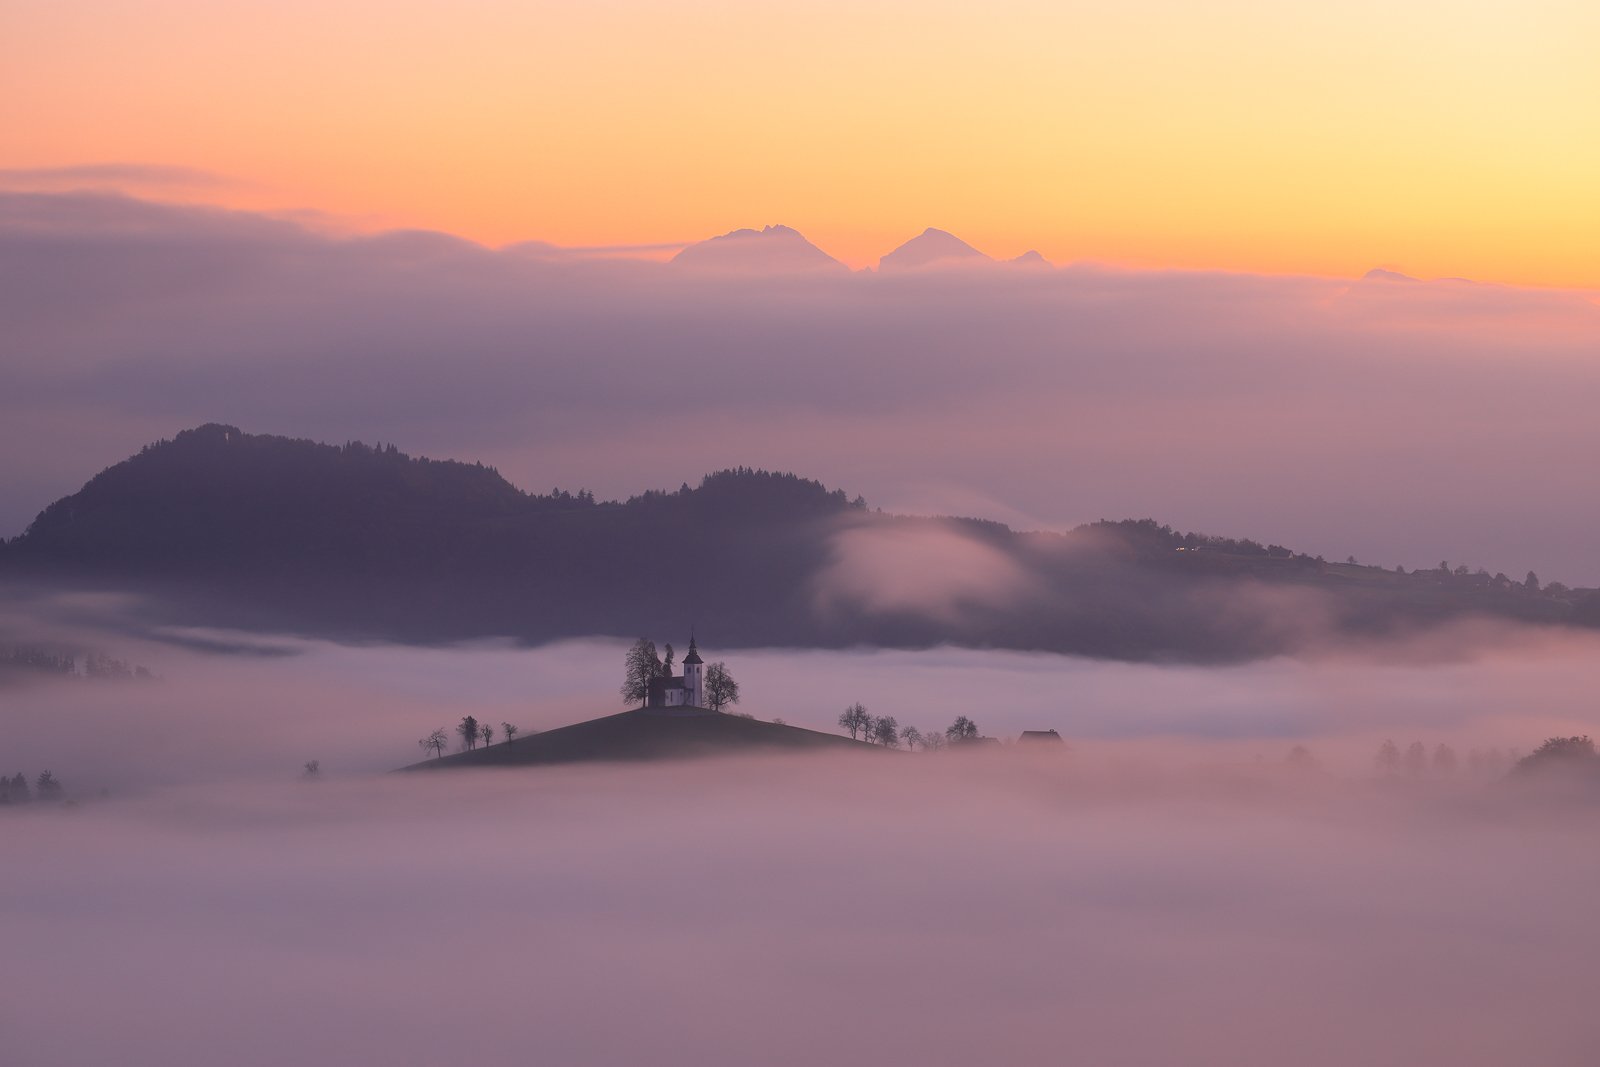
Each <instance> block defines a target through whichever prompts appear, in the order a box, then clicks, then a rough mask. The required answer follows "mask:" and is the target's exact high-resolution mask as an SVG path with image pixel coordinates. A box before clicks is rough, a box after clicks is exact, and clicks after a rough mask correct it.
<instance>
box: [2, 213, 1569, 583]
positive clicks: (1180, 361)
mask: <svg viewBox="0 0 1600 1067" xmlns="http://www.w3.org/2000/svg"><path fill="white" fill-rule="evenodd" d="M0 281H3V283H4V284H3V285H0V317H3V318H4V320H5V321H6V323H7V337H6V343H5V345H4V346H0V372H3V373H4V375H5V380H6V382H7V388H6V389H5V390H4V391H3V393H0V454H4V455H6V456H8V457H16V458H17V459H18V460H19V461H18V462H13V463H8V464H6V465H5V471H4V475H3V480H0V529H5V530H8V531H9V532H11V533H15V532H19V531H20V530H21V529H22V528H23V527H24V526H25V524H26V523H27V521H28V520H29V519H30V518H31V517H32V515H33V514H34V513H35V512H36V511H37V510H38V509H39V508H41V507H42V506H43V505H45V504H46V503H48V502H49V501H50V500H52V499H54V498H56V497H58V496H61V495H64V494H65V493H67V492H70V491H71V490H73V489H75V488H76V487H77V486H78V485H79V484H81V483H82V481H83V480H85V478H86V477H87V476H89V475H90V474H92V473H94V471H96V470H98V469H99V468H100V467H102V466H104V465H106V464H109V463H112V462H115V461H117V460H119V459H121V458H123V457H124V456H126V455H128V454H129V453H131V452H133V451H135V450H136V449H137V448H138V447H139V446H141V445H142V444H144V443H147V442H149V441H151V440H154V439H156V438H159V437H164V436H170V435H171V434H172V433H173V432H175V431H176V430H178V429H181V428H183V427H186V426H191V425H196V424H199V423H201V422H206V421H226V422H231V423H234V424H236V425H239V426H241V427H243V428H245V429H247V430H250V431H252V432H277V433H287V434H291V435H302V436H309V437H313V438H317V439H322V440H330V441H343V440H346V439H349V438H361V439H365V440H368V441H371V440H381V441H385V442H396V443H399V444H401V445H402V446H403V447H405V448H406V449H407V450H408V451H411V452H414V453H422V454H431V455H436V456H447V457H456V458H466V459H469V460H471V459H481V460H483V461H485V462H488V463H493V464H495V465H497V466H498V467H499V468H500V469H501V470H502V471H503V472H504V473H506V474H507V475H508V476H509V477H511V478H512V479H513V480H514V481H516V482H517V483H518V484H521V485H523V486H525V487H528V488H533V489H539V490H543V489H546V488H548V487H549V486H550V485H553V484H559V485H562V486H566V487H574V488H575V487H578V486H587V487H589V488H591V489H593V490H595V491H596V492H597V493H599V494H600V495H602V496H616V495H627V494H630V493H634V492H638V491H641V490H643V489H646V488H651V487H671V486H675V485H677V484H678V483H679V482H681V481H684V480H690V481H693V480H694V479H696V478H697V477H698V476H699V475H700V474H702V473H704V472H706V471H708V470H711V469H714V468H719V467H724V466H733V465H741V464H742V465H754V466H763V467H769V468H779V469H789V470H795V471H797V472H799V473H802V474H806V475H808V476H812V477H817V478H821V479H822V480H824V481H826V482H828V483H829V484H830V485H836V486H839V487H842V488H844V489H846V490H847V491H848V492H850V493H851V494H852V495H854V494H856V493H861V494H864V495H865V496H866V497H867V498H868V500H869V502H870V503H872V504H874V505H877V506H882V507H885V508H887V509H891V510H893V509H901V508H914V509H916V510H918V511H925V512H931V513H956V514H959V513H962V512H967V511H977V510H981V511H984V512H985V513H988V514H992V515H994V516H996V517H999V518H1004V519H1006V520H1008V521H1011V522H1013V523H1015V524H1018V525H1021V526H1024V527H1029V526H1041V527H1060V526H1067V525H1071V524H1075V523H1077V522H1081V521H1086V520H1092V519H1096V518H1102V517H1105V518H1119V517H1125V516H1143V515H1153V516H1157V517H1159V518H1161V519H1163V520H1164V521H1168V522H1172V523H1173V524H1175V525H1178V526H1181V527H1184V528H1190V529H1202V530H1206V531H1210V532H1221V533H1231V534H1236V535H1242V536H1250V537H1254V538H1257V539H1259V540H1261V541H1263V542H1269V541H1276V542H1279V543H1283V544H1288V545H1291V546H1293V547H1296V548H1300V549H1303V550H1307V551H1311V552H1313V553H1317V552H1320V553H1323V554H1326V555H1328V556H1329V557H1330V558H1343V557H1344V556H1345V555H1347V554H1351V553H1353V554H1355V555H1357V556H1358V557H1360V558H1362V559H1364V560H1372V561H1375V562H1383V563H1386V564H1391V565H1392V564H1393V563H1395V562H1403V563H1405V564H1406V565H1407V566H1408V567H1410V566H1417V565H1428V566H1433V565H1436V564H1437V562H1438V561H1439V559H1441V558H1445V559H1449V560H1451V561H1452V562H1453V563H1457V562H1466V563H1469V564H1471V565H1474V566H1476V565H1479V564H1481V565H1484V566H1487V567H1488V568H1489V569H1490V571H1491V572H1492V571H1496V570H1506V571H1508V572H1515V576H1517V577H1519V578H1520V576H1521V573H1522V572H1523V571H1524V570H1525V569H1526V568H1528V567H1533V568H1535V569H1537V570H1538V571H1539V572H1540V575H1541V577H1542V578H1544V579H1545V580H1549V579H1551V578H1559V579H1561V580H1564V581H1566V582H1568V583H1569V584H1588V583H1592V582H1595V581H1596V580H1600V571H1597V570H1596V564H1595V562H1594V558H1593V553H1592V546H1591V545H1590V542H1589V539H1588V538H1587V535H1586V531H1587V530H1590V529H1592V528H1594V526H1595V525H1596V523H1597V522H1600V503H1597V502H1596V500H1595V497H1594V494H1593V493H1591V492H1590V491H1589V489H1590V485H1589V480H1588V473H1587V468H1586V465H1585V464H1584V463H1583V462H1580V461H1579V457H1584V456H1588V455H1591V454H1593V453H1594V452H1595V451H1596V448H1597V446H1600V429H1597V427H1596V423H1595V420H1594V419H1593V417H1592V413H1593V411H1594V409H1595V404H1596V401H1597V400H1600V365H1597V364H1596V363H1595V361H1594V360H1593V359H1592V358H1591V357H1592V353H1593V352H1594V351H1595V350H1596V346H1597V341H1600V309H1597V308H1596V306H1595V304H1594V302H1593V300H1592V299H1591V298H1590V296H1589V295H1587V294H1577V293H1563V292H1543V291H1529V290H1517V289H1509V288H1504V287H1495V286H1482V285H1471V284H1468V283H1458V282H1437V283H1422V284H1407V283H1396V282H1386V281H1381V280H1372V281H1342V280H1335V279H1318V278H1295V277H1260V276H1251V275H1222V274H1203V273H1178V272H1129V271H1116V270H1107V269H1098V268H1091V267H1082V266H1079V267H1070V268H1066V269H1062V270H1055V271H1050V270H1038V271H1015V270H998V269H997V270H992V271H954V272H948V271H938V272H932V273H927V274H915V273H913V274H902V275H894V276H879V275H872V274H842V275H839V276H831V275H830V276H821V277H806V276H765V277H748V278H740V277H732V278H730V277H727V276H721V275H719V276H716V277H707V276H704V275H701V274H697V273H696V272H692V271H684V270H678V269H674V268H673V267H672V266H671V265H669V264H665V263H660V262H643V261H638V260H626V259H610V258H605V257H598V258H597V257H595V256H593V255H570V254H532V253H530V252H529V251H528V250H527V249H526V248H524V249H522V250H518V249H517V248H512V249H508V250H505V251H503V252H496V251H493V250H489V249H486V248H483V247H481V246H478V245H475V244H472V243H470V242H466V241H461V240H458V239H455V238H451V237H448V236H446V235H440V234H422V233H396V234H385V235H379V236H375V237H347V236H346V237H340V236H330V235H328V234H325V233H321V232H316V231H313V230H310V229H306V228H304V227H302V226H299V225H296V224H294V223H292V222H290V221H286V220H284V219H281V218H268V217H265V216H258V215H251V214H247V213H239V212H225V211H219V210H213V209H201V208H186V207H181V206H175V205H170V204H152V203H147V202H141V201H137V200H132V199H127V198H121V197H112V196H97V195H88V194H46V193H9V194H4V195H0Z"/></svg>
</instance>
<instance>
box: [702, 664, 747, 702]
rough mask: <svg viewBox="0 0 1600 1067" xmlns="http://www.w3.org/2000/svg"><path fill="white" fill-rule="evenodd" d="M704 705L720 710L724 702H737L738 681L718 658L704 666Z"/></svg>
mask: <svg viewBox="0 0 1600 1067" xmlns="http://www.w3.org/2000/svg"><path fill="white" fill-rule="evenodd" d="M705 684H706V706H707V707H709V708H710V709H711V710H712V711H721V710H722V708H723V705H725V704H737V703H739V683H738V682H736V681H734V680H733V675H731V674H729V673H728V665H727V664H726V663H723V662H721V661H720V660H719V661H718V662H716V663H713V664H712V665H711V666H709V667H707V668H706V683H705Z"/></svg>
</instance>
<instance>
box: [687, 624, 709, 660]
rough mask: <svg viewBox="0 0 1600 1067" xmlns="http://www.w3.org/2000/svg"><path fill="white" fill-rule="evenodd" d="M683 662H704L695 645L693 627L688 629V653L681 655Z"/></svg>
mask: <svg viewBox="0 0 1600 1067" xmlns="http://www.w3.org/2000/svg"><path fill="white" fill-rule="evenodd" d="M683 662H684V663H686V664H687V663H704V662H705V661H704V660H702V659H701V658H700V650H699V649H698V648H697V647H695V643H694V630H693V629H691V630H690V631H689V654H688V655H687V656H685V657H683Z"/></svg>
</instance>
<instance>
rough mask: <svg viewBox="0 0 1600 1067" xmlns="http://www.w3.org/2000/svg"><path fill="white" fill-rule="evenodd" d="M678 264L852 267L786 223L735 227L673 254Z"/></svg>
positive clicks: (744, 270) (797, 269)
mask: <svg viewBox="0 0 1600 1067" xmlns="http://www.w3.org/2000/svg"><path fill="white" fill-rule="evenodd" d="M672 263H673V265H674V266H677V267H692V268H695V269H697V270H706V271H727V272H729V273H739V274H787V273H804V272H810V271H838V272H841V273H842V272H845V271H847V270H849V268H848V267H846V266H845V265H844V264H843V263H840V262H839V261H838V260H837V259H834V258H833V257H832V256H830V255H828V253H826V252H824V251H823V250H822V249H820V248H818V247H817V246H816V245H814V244H812V243H811V242H810V241H808V240H806V239H805V238H804V237H803V236H801V234H800V233H799V231H797V230H792V229H790V228H789V227H787V226H766V227H763V228H762V229H759V230H750V229H744V230H734V231H733V232H731V233H725V234H722V235H721V236H720V237H713V238H710V239H709V240H706V241H701V242H699V243H698V244H692V245H690V246H689V247H687V248H685V249H684V250H683V251H681V252H679V253H678V254H677V255H675V256H673V257H672Z"/></svg>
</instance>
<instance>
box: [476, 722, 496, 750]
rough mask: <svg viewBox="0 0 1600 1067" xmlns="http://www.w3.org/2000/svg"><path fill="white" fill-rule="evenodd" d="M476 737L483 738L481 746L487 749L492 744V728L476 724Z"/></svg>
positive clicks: (484, 723)
mask: <svg viewBox="0 0 1600 1067" xmlns="http://www.w3.org/2000/svg"><path fill="white" fill-rule="evenodd" d="M478 736H479V737H481V738H483V746H484V747H485V748H488V747H489V746H490V745H491V744H493V743H494V727H493V726H490V725H489V724H488V723H486V722H481V723H479V724H478Z"/></svg>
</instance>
